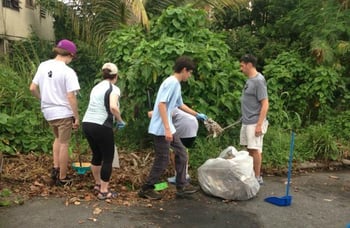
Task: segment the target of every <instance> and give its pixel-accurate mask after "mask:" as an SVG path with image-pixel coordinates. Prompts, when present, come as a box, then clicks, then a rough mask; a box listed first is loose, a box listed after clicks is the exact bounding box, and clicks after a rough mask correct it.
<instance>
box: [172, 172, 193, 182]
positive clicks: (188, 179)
mask: <svg viewBox="0 0 350 228" xmlns="http://www.w3.org/2000/svg"><path fill="white" fill-rule="evenodd" d="M186 180H187V182H190V181H191V177H190V175H188V174H186ZM168 182H169V183H170V184H176V176H173V177H169V178H168Z"/></svg>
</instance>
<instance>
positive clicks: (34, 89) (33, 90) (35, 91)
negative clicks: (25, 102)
mask: <svg viewBox="0 0 350 228" xmlns="http://www.w3.org/2000/svg"><path fill="white" fill-rule="evenodd" d="M29 90H30V92H31V93H32V95H33V96H34V97H36V98H38V99H39V100H40V99H41V97H40V92H39V88H38V85H37V84H35V83H33V82H32V83H31V84H30V86H29Z"/></svg>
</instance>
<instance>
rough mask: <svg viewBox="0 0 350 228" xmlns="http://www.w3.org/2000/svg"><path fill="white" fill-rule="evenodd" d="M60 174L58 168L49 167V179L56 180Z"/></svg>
mask: <svg viewBox="0 0 350 228" xmlns="http://www.w3.org/2000/svg"><path fill="white" fill-rule="evenodd" d="M59 175H60V168H52V169H51V179H52V180H53V181H54V182H56V181H57V179H58V176H59Z"/></svg>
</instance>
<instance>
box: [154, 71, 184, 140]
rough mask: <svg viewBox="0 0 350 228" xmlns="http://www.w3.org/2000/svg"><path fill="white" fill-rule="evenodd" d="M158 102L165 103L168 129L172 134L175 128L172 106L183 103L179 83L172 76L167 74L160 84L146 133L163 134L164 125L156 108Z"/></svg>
mask: <svg viewBox="0 0 350 228" xmlns="http://www.w3.org/2000/svg"><path fill="white" fill-rule="evenodd" d="M160 102H164V103H165V104H166V107H167V117H168V121H169V125H170V130H171V133H172V134H174V133H175V132H176V130H175V126H174V124H173V122H172V117H171V114H172V112H173V110H174V108H176V107H179V106H181V105H183V101H182V97H181V84H180V82H179V80H177V78H175V77H174V76H169V77H168V78H167V79H165V80H164V81H163V83H162V84H161V85H160V87H159V90H158V94H157V98H156V102H155V104H154V108H153V114H152V118H151V122H150V124H149V127H148V133H150V134H153V135H158V136H161V135H165V129H164V125H163V122H162V118H161V117H160V113H159V109H158V104H159V103H160Z"/></svg>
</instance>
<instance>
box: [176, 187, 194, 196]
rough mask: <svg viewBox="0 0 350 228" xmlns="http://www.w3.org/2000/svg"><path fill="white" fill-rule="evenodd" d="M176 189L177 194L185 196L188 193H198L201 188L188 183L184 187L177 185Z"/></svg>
mask: <svg viewBox="0 0 350 228" xmlns="http://www.w3.org/2000/svg"><path fill="white" fill-rule="evenodd" d="M176 190H177V192H176V196H180V197H184V196H186V195H190V194H193V193H196V192H197V191H198V190H199V188H198V187H194V186H192V185H190V184H188V185H186V186H184V187H176Z"/></svg>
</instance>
